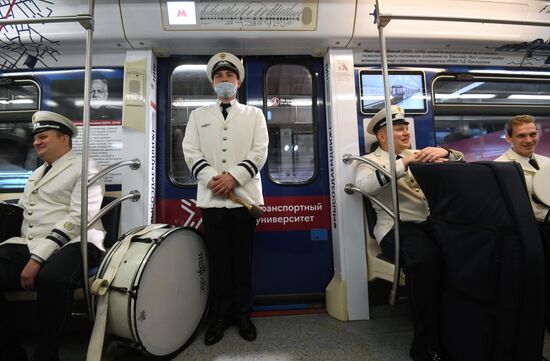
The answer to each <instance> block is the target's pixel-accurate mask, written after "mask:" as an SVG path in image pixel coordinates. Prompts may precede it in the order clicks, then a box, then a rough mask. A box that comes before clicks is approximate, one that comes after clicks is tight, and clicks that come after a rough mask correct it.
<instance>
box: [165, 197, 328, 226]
mask: <svg viewBox="0 0 550 361" xmlns="http://www.w3.org/2000/svg"><path fill="white" fill-rule="evenodd" d="M264 200H265V205H264V206H263V209H264V211H265V212H264V214H263V215H262V216H261V217H260V219H259V220H258V228H257V231H258V232H285V231H307V230H311V229H319V228H321V229H323V228H324V229H328V228H330V204H329V197H328V196H302V197H265V199H264ZM156 214H157V222H159V223H168V224H175V225H178V226H185V227H193V228H197V229H200V228H201V227H202V217H201V214H200V209H199V208H198V207H197V204H196V201H195V200H194V199H175V200H163V201H159V202H158V204H157V210H156Z"/></svg>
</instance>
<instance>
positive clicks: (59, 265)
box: [0, 243, 100, 361]
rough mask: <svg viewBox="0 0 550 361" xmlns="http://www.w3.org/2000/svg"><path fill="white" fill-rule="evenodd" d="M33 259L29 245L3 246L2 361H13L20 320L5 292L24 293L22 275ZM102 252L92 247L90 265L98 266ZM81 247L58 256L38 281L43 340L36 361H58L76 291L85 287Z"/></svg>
mask: <svg viewBox="0 0 550 361" xmlns="http://www.w3.org/2000/svg"><path fill="white" fill-rule="evenodd" d="M29 259H30V254H29V249H28V247H27V246H26V245H19V244H5V245H2V246H0V360H10V358H11V357H12V355H11V354H12V353H13V352H14V351H15V348H17V347H18V346H17V345H18V342H19V340H17V329H18V328H20V326H19V327H18V325H16V318H15V317H14V315H13V312H11V307H10V305H9V302H7V301H6V298H5V296H4V291H10V290H20V289H21V286H20V281H19V280H20V275H21V271H22V270H23V268H24V267H25V265H26V264H27V262H28V261H29ZM99 259H100V251H99V250H98V249H97V248H96V247H95V246H94V245H92V244H89V245H88V265H89V266H90V267H92V266H94V265H97V264H98V263H99ZM82 279H83V278H82V257H81V255H80V244H78V243H76V244H70V245H67V246H65V247H63V248H61V249H60V250H59V251H57V252H56V253H54V254H53V255H52V256H51V257H50V258H49V259H48V261H47V262H45V263H44V264H43V265H42V268H41V269H40V271H39V272H38V276H37V279H36V281H35V287H36V291H37V298H38V299H37V307H38V318H39V320H38V321H39V325H40V338H39V341H38V345H37V348H36V351H35V356H34V357H35V358H34V359H35V361H50V360H55V359H57V351H58V349H59V345H60V344H61V338H62V336H63V331H64V329H65V326H66V324H67V322H68V320H69V316H70V314H71V310H72V306H73V291H74V290H75V289H76V288H79V287H82V285H83V282H82Z"/></svg>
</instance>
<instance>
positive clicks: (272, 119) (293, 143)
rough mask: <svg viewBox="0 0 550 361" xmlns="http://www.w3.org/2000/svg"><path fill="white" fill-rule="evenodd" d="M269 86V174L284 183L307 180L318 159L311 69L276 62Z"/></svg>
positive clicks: (267, 76)
mask: <svg viewBox="0 0 550 361" xmlns="http://www.w3.org/2000/svg"><path fill="white" fill-rule="evenodd" d="M266 89H267V91H266V94H265V96H266V98H267V112H266V115H267V124H268V130H269V153H268V170H269V176H270V178H271V179H272V180H273V181H274V182H276V183H281V184H296V183H305V182H307V181H309V180H311V179H312V178H313V177H314V175H315V165H316V163H317V160H316V152H315V137H314V134H315V132H314V130H315V127H314V121H313V120H314V116H313V115H314V104H315V103H314V101H313V100H314V98H313V81H312V76H311V73H310V71H309V70H308V69H307V68H306V67H304V66H301V65H290V64H281V65H273V66H271V67H270V68H269V69H268V71H267V74H266Z"/></svg>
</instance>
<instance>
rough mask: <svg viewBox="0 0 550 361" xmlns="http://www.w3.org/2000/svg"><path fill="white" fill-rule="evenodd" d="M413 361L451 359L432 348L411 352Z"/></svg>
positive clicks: (442, 360) (446, 360) (443, 360)
mask: <svg viewBox="0 0 550 361" xmlns="http://www.w3.org/2000/svg"><path fill="white" fill-rule="evenodd" d="M410 356H411V359H412V360H413V361H448V360H449V358H448V357H447V356H446V355H445V354H443V353H442V352H439V351H436V350H434V349H432V348H428V349H427V350H426V349H424V351H422V352H419V350H418V349H415V350H411V352H410Z"/></svg>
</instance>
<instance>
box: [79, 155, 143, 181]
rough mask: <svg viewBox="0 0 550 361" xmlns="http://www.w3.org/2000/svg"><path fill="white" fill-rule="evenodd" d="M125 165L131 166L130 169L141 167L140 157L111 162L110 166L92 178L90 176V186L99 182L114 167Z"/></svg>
mask: <svg viewBox="0 0 550 361" xmlns="http://www.w3.org/2000/svg"><path fill="white" fill-rule="evenodd" d="M124 166H129V167H130V169H134V170H135V169H139V168H140V167H141V161H140V160H139V159H137V158H136V159H132V160H123V161H121V162H118V163H114V164H111V165H110V166H108V167H107V168H105V169H103V170H102V171H101V172H99V173H97V174H96V175H94V176H93V177H92V178H90V180H89V181H88V188H89V187H90V186H91V185H92V184H94V183H95V182H97V181H98V180H99V179H101V178H102V177H104V176H105V174H107V173H109V172H111V171H112V170H114V169H117V168H120V167H124Z"/></svg>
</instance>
